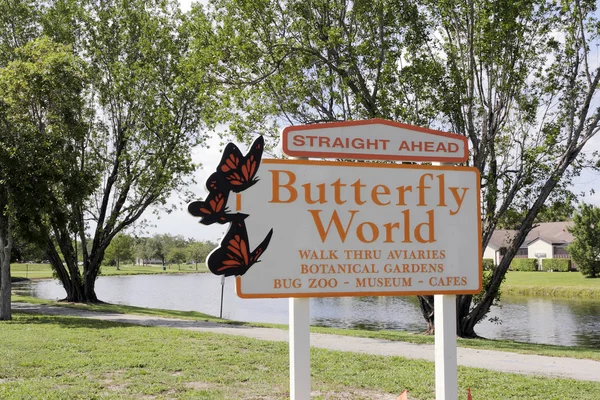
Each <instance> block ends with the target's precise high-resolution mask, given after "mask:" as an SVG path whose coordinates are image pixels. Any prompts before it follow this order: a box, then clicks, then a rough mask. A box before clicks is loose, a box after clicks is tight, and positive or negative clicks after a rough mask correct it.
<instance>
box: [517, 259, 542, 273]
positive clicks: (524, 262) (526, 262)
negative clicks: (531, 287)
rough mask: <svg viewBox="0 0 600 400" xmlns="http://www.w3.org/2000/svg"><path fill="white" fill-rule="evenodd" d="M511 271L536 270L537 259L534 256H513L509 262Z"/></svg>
mask: <svg viewBox="0 0 600 400" xmlns="http://www.w3.org/2000/svg"><path fill="white" fill-rule="evenodd" d="M510 268H511V269H512V270H513V271H537V270H538V267H537V260H536V259H535V258H514V259H513V260H512V261H511V263H510Z"/></svg>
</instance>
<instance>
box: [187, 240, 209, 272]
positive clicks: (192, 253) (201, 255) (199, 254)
mask: <svg viewBox="0 0 600 400" xmlns="http://www.w3.org/2000/svg"><path fill="white" fill-rule="evenodd" d="M216 247H217V244H216V243H212V242H210V241H207V242H193V243H190V244H188V246H187V249H186V250H187V260H188V261H189V262H193V263H194V264H195V265H196V269H198V263H199V262H201V263H202V262H205V260H206V257H208V255H209V254H210V252H211V251H213V250H214V249H215V248H216Z"/></svg>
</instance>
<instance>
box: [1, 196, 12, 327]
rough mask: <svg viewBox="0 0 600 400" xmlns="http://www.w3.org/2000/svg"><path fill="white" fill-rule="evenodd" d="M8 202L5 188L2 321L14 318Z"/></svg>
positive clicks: (3, 200) (2, 233)
mask: <svg viewBox="0 0 600 400" xmlns="http://www.w3.org/2000/svg"><path fill="white" fill-rule="evenodd" d="M7 203H8V193H7V191H6V189H4V190H2V191H1V194H0V206H1V207H2V208H1V211H0V320H2V321H8V320H10V319H12V309H11V290H12V285H11V281H10V255H11V252H12V245H13V236H12V234H13V224H12V219H11V218H10V216H8V215H6V214H5V212H4V210H5V209H6V205H7Z"/></svg>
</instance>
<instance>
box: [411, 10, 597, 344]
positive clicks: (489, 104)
mask: <svg viewBox="0 0 600 400" xmlns="http://www.w3.org/2000/svg"><path fill="white" fill-rule="evenodd" d="M595 8H596V5H595V3H594V2H579V1H572V2H570V1H567V2H562V3H561V4H559V5H557V4H555V3H554V2H552V1H528V2H519V3H514V2H512V3H501V2H495V3H487V2H480V1H474V0H471V1H468V2H465V3H460V4H459V5H457V4H451V3H448V4H446V3H439V4H437V3H436V4H433V5H432V6H430V10H431V15H432V17H433V18H434V19H435V20H438V21H440V28H441V35H440V38H441V42H440V48H441V49H443V51H444V53H445V64H446V73H445V80H444V82H445V85H444V86H443V91H442V92H441V94H442V97H441V101H442V102H443V104H444V106H443V110H444V114H445V116H446V118H447V120H448V122H449V123H450V126H451V127H452V129H451V130H453V131H454V132H456V133H459V134H463V135H465V136H467V138H468V139H469V141H470V143H471V147H472V164H473V165H474V166H475V167H477V168H478V169H479V170H480V171H481V179H482V181H481V186H482V204H483V209H482V214H483V215H482V219H483V221H482V247H483V248H485V246H487V244H488V242H489V239H490V237H491V235H492V233H493V231H494V230H495V229H496V226H497V224H498V221H499V219H500V218H501V217H502V216H503V215H505V213H506V212H507V210H509V209H510V208H511V207H513V208H516V209H521V210H524V211H525V212H524V214H523V218H522V220H521V223H520V225H519V226H518V228H517V234H516V235H515V236H514V238H513V240H512V243H511V244H510V246H509V247H508V249H507V252H506V254H505V255H504V257H503V259H502V261H501V262H500V265H498V266H497V267H496V268H495V269H494V271H493V272H492V277H491V281H490V283H489V286H488V287H487V288H486V290H485V292H484V293H483V295H482V296H481V298H480V299H479V301H478V302H477V303H473V297H472V296H458V298H457V307H458V308H457V312H458V334H459V335H460V336H463V337H473V336H476V334H475V331H474V327H475V325H476V324H477V323H478V322H479V321H481V320H482V319H483V318H485V316H486V315H487V313H488V311H489V308H490V306H491V305H492V304H493V302H494V299H495V297H496V295H497V294H498V291H499V289H500V285H501V283H502V281H503V279H504V276H505V275H506V272H507V271H508V267H509V266H510V262H511V261H512V259H513V257H514V255H515V254H516V252H517V251H518V249H519V247H520V245H521V244H522V243H523V241H524V240H525V238H526V236H527V234H528V233H529V232H530V230H531V229H532V227H533V224H534V222H535V221H536V218H538V216H539V214H540V212H541V210H543V206H544V204H545V203H546V202H547V200H548V199H549V198H550V196H551V195H552V193H553V192H554V191H555V190H557V189H558V190H565V189H566V187H568V185H569V184H570V182H571V179H572V178H573V176H576V175H577V174H578V173H579V172H580V170H581V168H582V167H583V166H585V165H586V163H588V162H587V160H586V158H585V157H584V154H582V149H583V148H584V146H585V145H586V143H587V142H588V141H589V140H590V139H591V138H592V137H593V136H594V135H595V134H596V133H597V131H598V121H599V119H600V113H599V110H598V108H596V107H595V106H594V102H595V101H597V97H598V94H597V93H598V82H599V80H600V69H599V67H600V65H598V63H597V62H596V64H595V65H594V64H592V57H590V53H589V49H590V43H592V42H594V41H596V40H597V37H598V32H597V30H596V28H595V27H594V21H595V19H596V17H595ZM556 31H559V32H565V36H564V37H562V38H556V36H555V35H554V32H556ZM432 56H433V54H432ZM592 165H593V164H592ZM421 304H427V303H421ZM429 322H432V320H430V321H429Z"/></svg>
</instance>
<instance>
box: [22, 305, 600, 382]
mask: <svg viewBox="0 0 600 400" xmlns="http://www.w3.org/2000/svg"><path fill="white" fill-rule="evenodd" d="M12 305H13V310H14V311H19V312H29V313H36V314H51V315H67V316H75V317H81V318H90V319H99V320H104V321H113V322H121V323H127V324H136V325H144V326H161V327H169V328H178V329H188V330H192V331H197V332H211V333H221V334H226V335H236V336H244V337H249V338H254V339H259V340H269V341H281V342H286V341H288V336H289V335H288V331H285V330H282V329H274V328H254V327H248V326H236V325H227V324H216V323H210V322H202V321H189V320H181V319H173V318H161V317H150V316H140V315H128V314H111V313H103V312H94V311H84V310H77V309H73V308H68V307H57V306H47V305H38V304H27V303H13V304H12ZM310 340H311V346H312V347H318V348H323V349H329V350H338V351H348V352H354V353H365V354H376V355H382V356H399V357H405V358H411V359H422V360H428V361H434V348H433V345H419V344H413V343H405V342H395V341H389V340H382V339H367V338H357V337H350V336H340V335H329V334H322V333H311V338H310ZM458 365H461V366H465V367H474V368H484V369H489V370H494V371H501V372H509V373H518V374H527V375H538V376H548V377H554V378H568V379H577V380H584V381H596V382H600V361H592V360H580V359H575V358H564V357H546V356H537V355H525V354H517V353H508V352H504V351H491V350H476V349H469V348H459V349H458Z"/></svg>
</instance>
